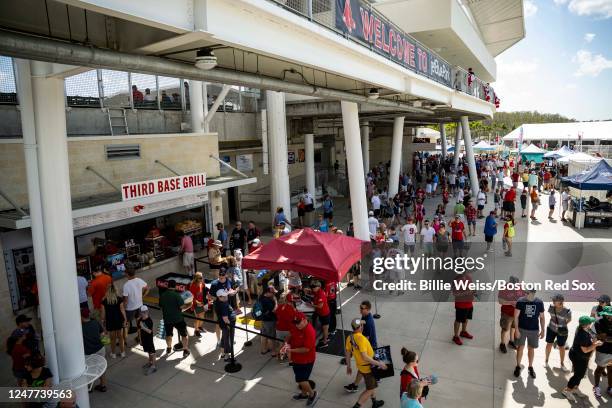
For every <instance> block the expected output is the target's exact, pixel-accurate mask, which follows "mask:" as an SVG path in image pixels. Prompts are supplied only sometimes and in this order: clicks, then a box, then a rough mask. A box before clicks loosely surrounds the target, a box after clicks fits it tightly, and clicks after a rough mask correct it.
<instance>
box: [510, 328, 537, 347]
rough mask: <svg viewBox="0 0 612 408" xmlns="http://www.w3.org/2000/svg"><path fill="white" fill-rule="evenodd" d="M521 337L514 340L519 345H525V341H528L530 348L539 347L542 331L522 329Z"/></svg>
mask: <svg viewBox="0 0 612 408" xmlns="http://www.w3.org/2000/svg"><path fill="white" fill-rule="evenodd" d="M520 332H521V337H519V338H518V339H516V340H515V341H514V344H516V346H517V347H521V346H524V345H525V341H527V345H528V346H529V347H530V348H538V344H539V341H540V332H539V331H537V330H525V329H520Z"/></svg>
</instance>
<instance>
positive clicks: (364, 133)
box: [361, 122, 370, 173]
mask: <svg viewBox="0 0 612 408" xmlns="http://www.w3.org/2000/svg"><path fill="white" fill-rule="evenodd" d="M369 125H370V124H369V123H368V122H365V123H363V124H362V125H361V149H362V151H363V168H364V169H365V173H367V172H369V171H370V126H369Z"/></svg>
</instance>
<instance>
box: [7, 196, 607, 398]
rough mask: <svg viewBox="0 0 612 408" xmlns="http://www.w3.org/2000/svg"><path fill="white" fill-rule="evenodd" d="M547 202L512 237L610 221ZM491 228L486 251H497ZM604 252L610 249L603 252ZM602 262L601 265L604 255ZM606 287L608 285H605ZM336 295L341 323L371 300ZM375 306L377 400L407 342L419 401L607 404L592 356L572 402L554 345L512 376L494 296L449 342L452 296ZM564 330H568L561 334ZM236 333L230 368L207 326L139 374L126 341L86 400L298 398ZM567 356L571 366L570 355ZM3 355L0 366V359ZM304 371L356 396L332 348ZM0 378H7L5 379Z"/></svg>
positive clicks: (588, 237) (562, 236)
mask: <svg viewBox="0 0 612 408" xmlns="http://www.w3.org/2000/svg"><path fill="white" fill-rule="evenodd" d="M439 200H440V198H439V197H437V198H434V199H431V200H427V201H428V202H427V204H428V205H427V214H429V215H431V214H433V213H434V208H435V205H436V204H437V203H438V202H439ZM489 201H490V203H491V204H490V205H489V206H491V205H492V201H493V200H492V199H491V198H490V199H489ZM542 201H543V203H544V202H547V196H543V200H542ZM547 211H548V209H547V206H546V207H544V206H542V207H540V209H539V210H538V213H537V215H538V218H539V220H540V221H539V222H531V221H529V222H528V221H527V220H528V218H523V219H521V218H520V217H519V218H517V238H516V241H527V240H528V241H529V242H551V241H559V242H585V241H599V242H604V241H605V242H607V243H610V242H612V231H610V230H583V231H575V230H574V229H573V228H572V227H570V226H568V225H567V224H562V223H560V222H556V223H554V222H549V221H548V220H547ZM349 219H350V211H349V210H348V208H347V205H346V201H344V200H337V201H336V223H337V225H341V226H342V228H346V225H347V224H348V221H349ZM482 224H483V220H479V221H478V227H477V236H476V237H474V238H473V240H474V242H480V241H482V240H483V237H482ZM499 235H501V234H499ZM499 235H498V237H497V244H496V245H497V249H496V253H495V256H496V257H499V258H504V257H503V255H502V249H501V243H500V242H499V240H500V237H499ZM527 255H529V256H532V257H537V256H538V255H537V254H527ZM609 259H612V255H611V256H610V257H608V260H609ZM519 260H520V256H517V255H515V257H514V258H512V259H509V260H508V261H509V262H516V263H517V267H519V268H520V267H521V265H518V264H519V263H521V262H520V261H519ZM606 268H607V270H608V271H609V270H610V265H607V266H606ZM607 289H608V290H609V291H610V292H612V290H610V289H612V288H607ZM540 296H541V298H543V300H544V301H545V304H548V303H549V297H548V295H547V294H542V295H540ZM342 299H343V301H344V302H345V305H344V325H345V327H348V325H349V321H350V319H351V318H353V317H356V316H357V313H358V305H359V303H360V302H361V300H363V299H370V300H372V296H371V294H370V293H363V292H356V291H354V290H353V289H351V288H347V289H345V290H343V291H342ZM584 300H585V301H584V302H571V303H569V304H568V306H569V307H570V308H571V309H572V311H573V313H574V317H575V320H576V319H577V317H578V316H580V315H582V314H588V313H589V311H590V308H591V307H592V306H593V305H594V301H593V300H592V296H589V295H586V296H585V297H584ZM377 307H378V312H379V313H380V314H381V315H382V318H381V319H380V320H377V321H376V326H377V333H378V343H379V345H385V344H390V345H391V347H392V353H393V361H394V362H395V364H396V366H395V370H396V375H395V376H394V377H393V378H389V379H385V380H383V381H382V383H381V384H380V387H379V391H378V395H379V399H383V400H385V401H386V403H387V404H386V406H399V399H398V397H399V372H400V371H401V368H402V364H401V356H400V353H399V350H400V348H401V346H406V347H408V348H409V349H411V350H414V351H416V352H417V353H418V354H419V355H420V371H421V373H422V374H423V375H428V374H432V373H433V374H436V375H437V376H438V377H439V383H438V384H436V385H434V386H432V387H431V391H430V394H429V397H428V399H427V400H426V401H424V406H426V407H471V408H491V407H495V408H514V407H554V408H557V407H559V408H561V407H570V406H571V407H600V406H601V407H604V406H609V407H612V399H611V398H610V397H604V398H602V399H600V400H597V399H595V398H594V396H593V394H592V391H591V387H592V370H593V369H594V364H593V363H592V362H591V366H590V368H589V372H588V378H585V379H584V380H583V382H582V384H581V386H580V389H581V391H582V392H584V393H585V394H587V395H588V396H589V398H588V399H582V400H580V401H579V402H578V403H577V404H570V403H569V401H567V400H566V399H565V398H564V397H563V395H561V393H560V390H561V389H562V388H563V386H564V385H565V383H566V382H567V379H568V378H569V376H570V374H569V373H564V372H562V371H560V370H559V369H558V367H559V354H558V352H557V351H556V350H554V351H553V354H552V356H551V359H550V367H548V368H547V367H545V366H544V342H543V341H541V343H540V348H539V349H538V350H537V351H536V357H535V363H534V367H535V370H536V373H537V378H536V379H535V380H533V379H531V378H529V377H528V375H527V372H526V369H525V370H523V372H522V373H521V376H520V377H519V378H518V379H516V378H514V376H513V375H512V371H513V369H514V366H515V362H514V358H515V357H514V353H513V352H512V351H509V353H508V354H505V355H504V354H501V353H500V352H499V351H498V349H497V346H498V344H499V329H498V327H499V326H498V321H499V306H498V305H497V303H496V302H495V301H493V302H479V303H477V304H476V305H475V310H474V319H473V320H472V321H471V322H470V324H469V331H470V332H471V333H472V334H473V335H474V336H475V338H474V339H473V340H466V341H465V342H464V345H463V346H461V347H459V346H456V345H455V344H453V343H452V342H451V335H452V323H453V320H454V305H453V303H452V301H451V302H406V301H398V299H396V298H393V297H390V296H379V297H378V298H377ZM153 315H154V317H156V318H157V319H159V314H158V313H157V312H155V311H154V312H153ZM339 325H340V323H339ZM572 337H573V336H571V335H570V342H571V339H572ZM244 340H245V337H244V334H243V333H238V334H237V338H236V349H237V350H238V351H237V353H238V361H239V362H240V363H241V364H242V370H241V371H239V372H237V373H234V374H227V373H225V372H224V363H223V362H222V361H219V360H218V352H217V351H215V350H214V346H215V336H214V333H207V334H205V335H204V336H203V338H202V339H200V340H198V341H196V339H195V338H193V337H192V338H191V339H190V349H191V351H192V355H191V356H189V357H188V358H186V359H182V354H179V353H175V354H171V355H170V356H162V358H161V359H160V362H159V370H158V371H157V372H156V373H154V374H152V375H150V376H144V375H143V374H142V370H141V366H142V365H143V364H144V363H145V362H146V358H145V357H144V354H143V352H142V350H141V349H140V348H139V347H134V348H132V349H131V350H130V352H128V356H127V357H126V358H123V359H109V361H108V362H109V369H108V372H107V377H108V381H109V387H108V392H106V393H99V392H94V393H93V394H91V405H92V407H111V406H112V407H117V408H119V407H129V408H138V407H147V408H154V407H187V406H189V407H193V406H205V407H207V408H208V407H210V408H216V407H245V406H249V407H266V408H269V407H283V406H285V405H292V406H293V405H295V406H298V405H301V404H303V403H297V402H293V401H292V400H291V396H292V395H293V393H294V392H295V391H296V385H295V383H294V381H293V373H292V370H291V368H290V367H288V366H286V365H279V364H278V363H277V362H276V361H275V360H274V359H271V358H270V357H269V356H261V355H260V354H259V347H258V346H259V342H258V339H255V344H254V345H253V346H252V347H246V348H245V347H243V343H244ZM156 346H157V349H158V350H163V349H164V348H165V344H164V342H163V341H162V340H159V339H156ZM158 353H159V352H158ZM2 358H6V356H5V357H2ZM525 364H526V356H525V357H524V365H525ZM566 364H567V365H568V366H571V364H570V363H569V361H568V362H567V363H566ZM2 365H3V366H4V367H8V365H6V364H4V363H3V364H2ZM2 371H4V372H5V373H4V374H3V375H4V378H3V379H6V380H7V381H10V380H9V379H10V373H8V374H9V375H8V376H7V375H6V374H7V373H6V371H7V370H2ZM312 379H313V380H314V381H316V383H317V389H318V391H319V395H320V400H319V402H318V403H317V407H320V408H327V407H341V406H347V407H350V406H352V405H353V404H354V403H355V401H356V400H357V395H358V394H347V393H345V391H344V390H343V388H342V386H343V385H345V384H347V383H348V382H350V381H351V379H350V378H349V377H348V376H347V375H346V371H345V367H344V366H342V365H340V364H339V357H334V356H330V355H326V354H321V353H318V354H317V362H316V364H315V368H314V372H313V375H312ZM3 383H4V384H10V382H8V383H7V382H5V381H3ZM604 384H605V381H604ZM362 387H363V385H362ZM366 406H369V404H367V405H366Z"/></svg>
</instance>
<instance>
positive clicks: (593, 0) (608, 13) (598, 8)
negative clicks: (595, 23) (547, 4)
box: [554, 0, 612, 19]
mask: <svg viewBox="0 0 612 408" xmlns="http://www.w3.org/2000/svg"><path fill="white" fill-rule="evenodd" d="M554 2H555V4H556V5H558V6H560V5H564V4H568V6H567V8H568V9H569V11H570V12H572V13H574V14H577V15H579V16H588V17H591V16H592V17H599V18H604V19H605V18H611V17H612V0H554Z"/></svg>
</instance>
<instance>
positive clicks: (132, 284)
mask: <svg viewBox="0 0 612 408" xmlns="http://www.w3.org/2000/svg"><path fill="white" fill-rule="evenodd" d="M146 287H147V282H145V281H143V280H142V279H140V278H134V279H130V280H128V281H127V282H125V284H124V285H123V296H124V297H125V296H127V298H128V300H127V305H126V306H125V310H136V309H140V307H141V306H142V289H144V288H146Z"/></svg>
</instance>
